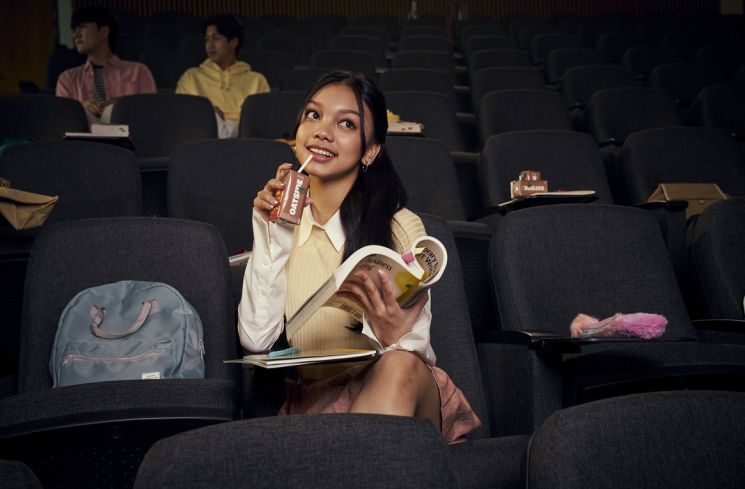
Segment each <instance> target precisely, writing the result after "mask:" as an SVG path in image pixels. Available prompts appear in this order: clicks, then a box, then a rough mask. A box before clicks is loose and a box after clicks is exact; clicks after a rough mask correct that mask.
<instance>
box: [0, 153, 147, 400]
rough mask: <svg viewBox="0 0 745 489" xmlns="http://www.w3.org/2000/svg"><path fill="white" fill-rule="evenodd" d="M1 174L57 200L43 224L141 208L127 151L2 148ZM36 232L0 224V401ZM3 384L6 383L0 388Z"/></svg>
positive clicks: (14, 357) (10, 372) (12, 366)
mask: <svg viewBox="0 0 745 489" xmlns="http://www.w3.org/2000/svg"><path fill="white" fill-rule="evenodd" d="M0 175H2V176H3V177H4V178H6V179H8V180H10V181H11V184H12V186H13V188H17V189H19V190H25V191H28V192H33V193H38V194H43V195H50V196H58V197H59V198H60V200H59V201H57V203H56V204H55V206H54V209H53V210H52V213H51V214H50V215H49V217H48V218H47V220H46V222H45V224H44V226H47V225H49V224H54V223H57V222H63V221H70V220H75V219H87V218H94V217H108V216H137V215H139V214H140V209H141V200H142V199H141V190H140V185H141V184H140V174H139V172H138V170H137V162H136V161H135V158H134V156H133V155H132V152H131V151H128V150H125V149H122V148H118V147H115V146H110V145H106V144H100V143H89V142H75V141H64V142H63V141H54V142H53V141H50V142H43V143H41V142H40V143H29V144H19V145H15V146H10V147H8V148H5V150H3V152H2V156H0ZM2 220H3V221H4V219H2ZM39 230H40V228H36V229H29V230H21V231H15V230H14V229H12V228H11V227H10V226H8V225H3V226H0V277H1V278H0V282H1V285H2V286H0V309H2V311H3V321H2V328H1V329H2V331H1V332H0V335H1V336H2V340H1V341H0V345H1V346H0V350H1V351H2V355H1V357H2V359H1V360H0V377H2V376H6V375H7V376H8V377H5V380H7V381H8V383H9V384H12V385H7V386H6V387H9V388H10V390H8V389H2V388H1V387H0V389H2V390H0V397H1V396H2V395H6V394H8V393H10V392H12V391H15V379H14V378H13V377H11V376H14V375H15V373H16V372H17V369H18V345H19V334H20V330H21V327H20V324H21V312H22V303H23V283H24V277H25V274H26V266H27V264H28V258H29V252H30V249H31V245H32V244H33V240H34V238H35V236H36V234H37V233H38V231H39ZM3 385H5V383H4V384H3Z"/></svg>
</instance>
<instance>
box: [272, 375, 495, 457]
mask: <svg viewBox="0 0 745 489" xmlns="http://www.w3.org/2000/svg"><path fill="white" fill-rule="evenodd" d="M371 365H372V363H367V364H364V365H360V366H356V367H352V368H350V369H348V370H346V371H344V372H342V373H340V374H337V375H334V376H332V377H329V378H326V379H323V380H318V381H307V380H303V381H301V382H295V381H292V380H288V381H287V397H286V400H285V403H284V404H283V405H282V408H281V409H280V411H279V414H280V415H285V414H321V413H347V412H349V409H350V408H351V406H352V403H354V401H355V399H356V398H357V396H358V395H359V393H360V391H361V390H362V386H363V384H364V378H365V374H366V373H367V370H368V369H369V368H370V366H371ZM428 367H429V369H430V371H431V372H432V375H433V377H434V379H435V382H436V384H437V388H438V390H439V391H440V416H441V418H440V419H441V427H440V431H441V432H442V436H443V438H444V439H445V441H446V442H447V443H459V442H462V441H465V435H466V434H468V433H469V432H471V431H472V430H474V429H476V428H478V427H479V426H481V420H480V419H479V417H478V416H477V415H476V413H475V412H474V411H473V409H472V408H471V405H470V404H469V403H468V399H466V396H465V395H464V394H463V392H462V391H461V390H460V389H459V388H458V387H457V386H456V385H455V384H454V383H453V381H452V379H451V378H450V376H449V375H448V374H447V373H446V372H445V371H444V370H442V369H441V368H438V367H433V366H431V365H428Z"/></svg>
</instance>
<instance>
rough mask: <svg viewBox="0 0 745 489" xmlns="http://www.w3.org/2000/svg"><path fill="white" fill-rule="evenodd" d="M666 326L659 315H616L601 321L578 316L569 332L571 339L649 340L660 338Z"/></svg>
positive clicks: (582, 315)
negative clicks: (631, 338)
mask: <svg viewBox="0 0 745 489" xmlns="http://www.w3.org/2000/svg"><path fill="white" fill-rule="evenodd" d="M666 326H667V319H666V318H665V316H661V315H659V314H648V313H644V312H637V313H634V314H621V313H618V314H614V315H613V316H611V317H609V318H605V319H603V320H602V321H599V320H598V319H597V318H594V317H592V316H588V315H586V314H579V315H578V316H577V317H576V318H574V320H573V321H572V324H571V326H570V327H569V330H570V331H571V333H572V338H595V337H613V336H615V337H619V336H621V337H624V336H625V337H629V336H631V337H639V338H644V339H646V340H651V339H653V338H658V337H659V336H661V335H662V334H663V333H664V332H665V327H666Z"/></svg>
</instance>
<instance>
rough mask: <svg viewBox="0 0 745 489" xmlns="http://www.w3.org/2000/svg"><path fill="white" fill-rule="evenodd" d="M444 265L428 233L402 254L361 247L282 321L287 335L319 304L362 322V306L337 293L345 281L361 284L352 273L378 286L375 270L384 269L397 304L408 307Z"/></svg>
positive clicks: (441, 252)
mask: <svg viewBox="0 0 745 489" xmlns="http://www.w3.org/2000/svg"><path fill="white" fill-rule="evenodd" d="M404 256H405V257H406V259H404ZM446 265H447V251H446V250H445V247H444V245H443V244H442V243H440V241H438V240H437V239H435V238H432V237H430V236H427V237H424V238H421V239H420V240H417V241H416V242H415V243H414V244H413V247H412V248H411V249H410V251H409V252H406V253H404V255H403V256H402V255H400V254H398V252H396V251H394V250H391V249H389V248H386V247H384V246H378V245H370V246H365V247H363V248H361V249H359V250H357V251H356V252H354V253H353V254H352V256H350V257H349V258H348V259H347V260H345V261H344V263H342V264H341V265H340V266H339V268H337V269H336V271H335V272H334V274H333V275H332V276H331V277H329V279H328V280H327V281H326V282H325V283H324V284H323V286H321V287H320V288H319V289H318V290H317V291H316V292H315V293H313V294H312V295H311V296H310V297H309V298H308V299H307V300H306V302H305V303H304V304H303V305H302V306H300V308H299V309H298V311H297V312H296V313H295V315H294V316H293V317H291V318H289V320H288V321H287V323H286V324H285V329H286V333H287V338H288V339H291V338H292V337H293V336H294V335H295V333H296V332H297V331H298V329H300V328H301V327H302V326H303V325H304V324H305V323H306V322H307V321H308V319H310V317H311V316H312V315H313V314H315V312H316V311H317V310H318V309H319V308H321V307H336V308H338V309H341V310H343V311H345V312H347V313H349V314H350V315H352V316H353V317H354V318H355V319H356V320H357V321H362V316H363V313H364V309H363V307H362V305H361V304H359V303H358V302H357V300H356V299H355V298H354V297H353V296H351V295H350V294H348V293H344V292H341V293H339V292H337V291H338V290H339V287H340V286H341V285H342V284H343V283H344V282H345V281H347V280H349V281H353V282H357V283H361V279H359V278H358V277H355V276H354V274H355V273H356V272H358V271H362V272H365V273H366V274H367V275H368V276H369V277H370V278H371V279H372V280H373V281H374V282H375V284H376V285H377V286H378V287H380V276H379V275H378V272H377V271H378V270H384V271H385V272H386V273H387V274H388V276H389V277H390V279H391V283H392V285H393V288H394V292H395V295H396V297H397V301H398V303H399V304H400V305H401V307H408V306H409V305H410V304H412V303H413V302H414V301H415V300H416V298H417V297H418V296H419V294H421V293H422V292H423V291H424V290H426V289H428V288H429V287H431V286H432V285H433V284H434V283H436V282H437V281H438V280H439V279H440V277H441V276H442V273H443V272H444V270H445V266H446Z"/></svg>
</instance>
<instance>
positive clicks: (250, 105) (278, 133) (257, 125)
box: [238, 90, 305, 139]
mask: <svg viewBox="0 0 745 489" xmlns="http://www.w3.org/2000/svg"><path fill="white" fill-rule="evenodd" d="M303 100H305V92H304V91H290V90H288V91H282V92H268V93H255V94H253V95H249V96H248V97H246V100H244V101H243V106H242V107H241V121H240V125H239V126H238V136H239V137H241V138H264V139H278V138H283V139H294V138H295V125H296V124H297V122H298V116H299V114H300V111H301V110H302V105H303Z"/></svg>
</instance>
